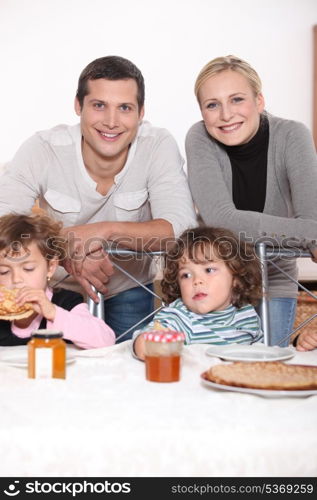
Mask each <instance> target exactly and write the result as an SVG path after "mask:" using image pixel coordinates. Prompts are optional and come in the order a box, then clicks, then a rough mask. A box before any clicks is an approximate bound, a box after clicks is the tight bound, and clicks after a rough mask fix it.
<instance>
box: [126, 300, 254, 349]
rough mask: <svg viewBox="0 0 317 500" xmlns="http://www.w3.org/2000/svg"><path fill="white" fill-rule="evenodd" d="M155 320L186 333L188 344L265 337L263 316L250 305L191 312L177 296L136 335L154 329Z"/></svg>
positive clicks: (251, 340) (240, 340)
mask: <svg viewBox="0 0 317 500" xmlns="http://www.w3.org/2000/svg"><path fill="white" fill-rule="evenodd" d="M154 321H159V322H160V323H161V325H162V326H163V327H164V328H169V329H171V330H176V331H180V332H184V334H185V337H186V340H185V344H218V345H223V344H233V343H239V344H249V343H251V342H258V341H260V340H262V338H263V333H262V331H261V323H260V318H259V316H258V315H257V313H256V311H255V309H254V307H253V306H251V305H246V306H243V307H241V308H240V309H237V308H236V307H235V306H232V305H230V306H228V307H227V308H226V309H224V310H223V311H212V312H210V313H208V314H204V315H202V314H197V313H194V312H192V311H190V310H189V309H188V308H187V307H186V306H185V304H184V302H183V301H182V300H181V299H176V300H175V301H174V302H172V303H171V304H170V305H169V306H167V307H164V308H163V309H161V310H160V311H159V312H158V313H157V314H155V316H154V318H153V320H152V321H151V322H150V323H148V325H147V326H145V327H143V328H142V329H141V330H137V331H136V332H134V335H133V338H134V339H135V338H136V337H137V336H138V335H140V334H141V333H143V332H146V331H149V330H151V329H152V328H153V326H154Z"/></svg>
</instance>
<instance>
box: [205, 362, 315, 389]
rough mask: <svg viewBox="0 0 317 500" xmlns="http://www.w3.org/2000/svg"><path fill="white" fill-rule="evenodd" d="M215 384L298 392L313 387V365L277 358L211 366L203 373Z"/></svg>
mask: <svg viewBox="0 0 317 500" xmlns="http://www.w3.org/2000/svg"><path fill="white" fill-rule="evenodd" d="M206 376H207V378H208V380H210V381H211V382H214V383H216V384H222V385H230V386H235V387H247V388H250V389H266V390H276V391H299V390H311V389H317V367H316V366H306V365H289V364H286V363H282V362H278V361H264V362H262V361H261V362H256V363H251V362H250V363H246V362H236V363H230V364H221V365H215V366H212V367H211V368H209V370H208V371H207V372H206Z"/></svg>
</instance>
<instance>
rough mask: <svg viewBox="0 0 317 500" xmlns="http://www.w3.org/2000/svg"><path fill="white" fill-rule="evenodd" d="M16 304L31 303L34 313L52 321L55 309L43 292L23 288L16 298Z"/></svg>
mask: <svg viewBox="0 0 317 500" xmlns="http://www.w3.org/2000/svg"><path fill="white" fill-rule="evenodd" d="M16 302H17V304H24V303H25V302H31V304H32V306H33V308H34V311H35V312H37V313H38V314H41V315H42V316H44V318H46V319H48V320H49V321H54V319H55V314H56V308H55V305H54V304H52V302H50V301H49V300H48V298H47V296H46V293H45V291H44V290H37V289H35V288H29V287H23V288H21V290H20V291H19V293H18V294H17V297H16Z"/></svg>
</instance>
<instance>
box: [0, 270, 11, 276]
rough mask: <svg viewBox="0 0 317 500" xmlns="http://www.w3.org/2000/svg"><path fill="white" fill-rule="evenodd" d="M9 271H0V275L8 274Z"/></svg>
mask: <svg viewBox="0 0 317 500" xmlns="http://www.w3.org/2000/svg"><path fill="white" fill-rule="evenodd" d="M8 272H9V271H0V276H4V275H5V274H8Z"/></svg>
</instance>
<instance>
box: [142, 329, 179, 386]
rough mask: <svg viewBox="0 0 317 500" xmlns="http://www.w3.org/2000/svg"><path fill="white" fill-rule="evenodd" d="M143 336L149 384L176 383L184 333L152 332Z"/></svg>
mask: <svg viewBox="0 0 317 500" xmlns="http://www.w3.org/2000/svg"><path fill="white" fill-rule="evenodd" d="M143 335H144V349H145V372H146V379H147V380H150V381H151V382H178V380H179V379H180V359H181V352H182V348H183V345H184V340H185V335H184V333H181V332H174V331H173V330H161V331H160V330H153V331H150V332H145V333H144V334H143Z"/></svg>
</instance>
